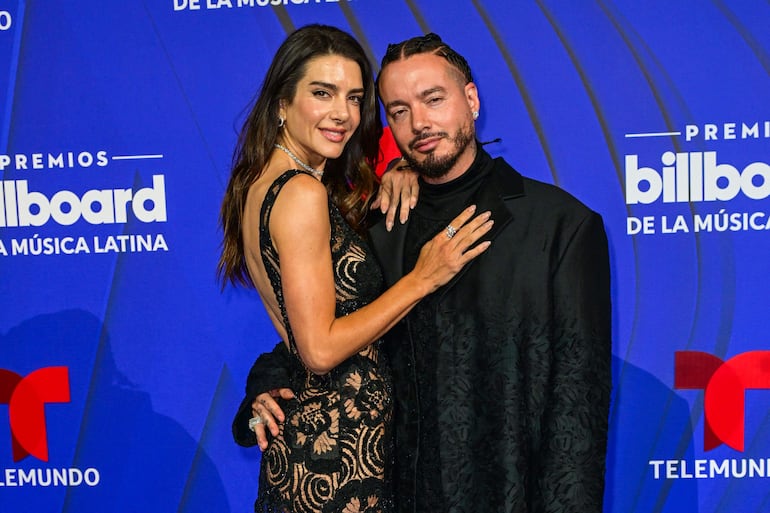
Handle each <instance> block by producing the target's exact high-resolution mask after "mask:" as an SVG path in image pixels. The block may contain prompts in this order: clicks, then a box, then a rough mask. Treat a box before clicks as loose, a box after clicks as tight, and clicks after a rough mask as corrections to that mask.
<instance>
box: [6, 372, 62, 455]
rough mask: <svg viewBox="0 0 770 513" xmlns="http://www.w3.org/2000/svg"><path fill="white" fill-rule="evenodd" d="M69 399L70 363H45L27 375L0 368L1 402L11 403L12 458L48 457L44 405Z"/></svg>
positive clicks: (9, 412) (9, 417)
mask: <svg viewBox="0 0 770 513" xmlns="http://www.w3.org/2000/svg"><path fill="white" fill-rule="evenodd" d="M69 401H70V383H69V373H68V370H67V367H44V368H42V369H37V370H36V371H33V372H30V373H29V374H28V375H27V376H26V377H21V376H19V375H18V374H16V373H15V372H13V371H10V370H7V369H0V404H7V405H8V420H9V423H10V426H11V445H12V448H13V461H19V460H22V459H24V458H26V457H27V456H30V455H32V456H34V457H36V458H37V459H39V460H42V461H48V436H47V432H46V424H45V405H46V404H47V403H68V402H69Z"/></svg>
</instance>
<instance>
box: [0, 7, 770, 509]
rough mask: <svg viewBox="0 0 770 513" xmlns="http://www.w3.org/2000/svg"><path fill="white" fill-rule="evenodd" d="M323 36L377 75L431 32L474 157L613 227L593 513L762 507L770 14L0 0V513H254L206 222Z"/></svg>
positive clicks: (241, 326)
mask: <svg viewBox="0 0 770 513" xmlns="http://www.w3.org/2000/svg"><path fill="white" fill-rule="evenodd" d="M311 22H321V23H328V24H333V25H337V26H339V27H342V28H344V29H346V30H348V31H350V32H351V33H353V34H354V35H355V36H356V37H357V38H359V40H360V41H361V42H362V43H363V45H364V46H365V48H366V49H367V51H368V52H369V54H370V56H371V58H372V60H373V61H374V62H379V60H380V58H381V56H382V54H383V52H384V50H385V48H386V46H387V44H388V43H389V42H395V41H400V40H402V39H405V38H407V37H411V36H414V35H417V34H420V33H424V32H436V33H438V34H440V35H441V36H442V37H443V38H444V39H445V40H447V41H448V42H449V43H450V44H451V45H452V46H454V47H455V48H457V49H458V50H459V51H460V52H461V53H463V54H464V55H465V56H466V57H467V58H468V60H469V62H470V64H471V66H472V68H473V71H474V75H475V77H476V83H477V85H478V87H479V90H480V95H481V102H482V109H481V117H480V119H479V122H478V124H477V126H478V128H479V132H480V134H479V136H480V139H481V140H484V141H486V140H492V139H495V138H498V137H499V138H501V139H502V141H501V142H499V143H495V144H490V145H489V146H487V149H488V150H489V151H490V152H491V153H492V154H493V155H500V156H503V157H505V158H506V159H507V160H508V161H509V162H510V163H511V164H512V165H514V166H515V167H516V168H517V169H519V170H520V171H522V172H523V173H524V174H527V175H529V176H531V177H533V178H537V179H540V180H543V181H547V182H551V183H555V184H557V185H559V186H561V187H563V188H565V189H567V190H568V191H570V192H572V193H573V194H574V195H576V196H577V197H578V198H580V199H581V200H582V201H583V202H585V203H586V204H588V205H589V206H590V207H592V208H593V209H594V210H596V211H598V212H600V213H601V214H602V215H603V216H604V219H605V223H606V228H607V232H608V235H609V239H610V245H611V259H612V273H613V289H612V296H613V305H614V313H613V326H614V329H613V337H614V346H613V364H614V365H613V369H614V395H613V404H612V411H611V437H610V438H611V439H610V447H609V454H608V472H607V493H606V507H605V510H606V511H607V512H612V513H628V512H641V513H646V512H653V511H662V512H672V513H673V512H677V513H680V512H700V513H713V512H729V513H735V512H740V513H743V512H747V513H748V512H752V513H753V512H757V513H758V512H764V511H770V492H768V486H767V482H768V477H770V414H769V412H770V392H768V391H766V390H763V388H767V387H770V365H768V364H767V358H766V356H767V354H768V353H767V351H768V350H770V340H768V338H769V337H768V330H767V328H766V323H765V322H764V321H763V319H765V318H766V311H767V308H768V305H769V304H770V303H768V299H767V293H766V289H767V283H768V281H767V277H766V274H767V270H768V266H767V261H768V256H769V255H768V253H769V252H768V249H769V248H770V241H769V240H768V229H769V228H770V202H769V201H768V196H770V164H768V162H770V109H769V108H768V105H770V76H769V75H770V54H769V53H768V52H770V31H768V29H767V27H769V26H770V5H769V4H768V3H767V2H759V1H745V2H726V1H721V0H714V1H711V2H705V1H693V0H682V1H679V2H670V1H663V0H650V1H647V2H635V1H615V2H612V1H594V2H557V1H538V0H536V1H533V2H511V1H510V0H350V1H345V0H339V1H336V0H153V1H146V0H145V1H141V2H138V1H125V2H110V3H105V2H102V1H95V0H81V1H78V2H65V1H60V0H48V1H45V2H43V1H26V2H25V1H13V0H0V94H2V98H0V100H1V101H0V180H2V183H1V184H0V185H1V186H0V295H1V297H2V308H0V510H1V511H3V512H5V511H9V512H28V511H34V512H49V511H50V512H54V511H66V512H77V513H83V512H91V511H93V512H103V511H113V512H122V511H125V512H136V511H142V512H148V511H153V512H156V511H157V512H169V511H179V512H195V511H200V512H209V513H210V512H212V511H217V512H228V511H233V512H236V511H249V510H250V508H251V505H252V503H253V499H254V497H255V494H256V483H257V474H258V462H259V453H258V450H256V449H242V448H239V447H237V446H236V445H235V444H234V443H233V442H232V438H231V435H230V420H231V417H232V414H233V413H234V411H235V408H236V406H237V404H238V402H239V401H240V399H241V396H242V392H243V383H244V379H245V376H246V373H247V371H248V368H249V366H250V365H251V363H252V361H253V360H254V358H255V356H256V355H257V354H259V353H260V352H262V351H264V350H266V349H268V348H270V347H272V346H273V345H274V343H275V342H276V341H277V337H276V335H275V333H274V331H273V329H272V328H271V326H270V324H269V321H268V319H267V317H266V315H265V314H264V312H263V310H262V306H261V303H260V302H259V299H258V297H257V295H256V294H255V293H252V292H249V291H243V290H236V289H232V288H228V289H226V290H225V291H224V292H221V291H220V288H219V286H218V284H217V283H216V280H215V273H214V269H215V266H216V261H217V257H218V251H219V241H220V233H219V231H218V227H217V215H218V208H219V203H220V200H221V197H222V194H223V191H224V185H225V184H226V181H227V178H228V175H229V163H230V157H231V153H232V148H233V146H234V144H235V139H236V133H237V130H238V129H239V127H240V124H241V121H242V119H243V116H244V110H245V109H246V108H247V106H248V104H249V102H250V101H251V100H252V98H253V95H254V93H255V91H256V90H257V89H258V87H259V85H260V83H261V79H262V76H263V74H264V72H265V71H266V68H267V66H268V64H269V62H270V59H271V58H272V55H273V53H274V52H275V50H276V48H277V46H278V45H279V44H280V42H281V41H282V40H283V38H284V37H285V36H286V34H287V33H288V32H290V31H291V30H293V29H294V28H297V27H299V26H302V25H304V24H307V23H311ZM696 352H700V353H706V354H705V355H703V354H700V355H699V353H696ZM677 354H679V355H680V356H681V357H682V358H681V362H682V365H679V364H678V363H677V365H675V361H677V362H679V361H680V360H675V356H676V355H677ZM738 357H740V358H738ZM704 360H708V361H709V362H711V363H710V364H709V365H702V364H695V365H686V363H687V362H691V361H697V362H702V361H704ZM722 362H724V363H722ZM712 377H713V378H714V379H713V380H712V379H711V378H712ZM718 378H719V379H718ZM724 383H728V384H730V385H731V386H732V390H733V392H732V394H733V395H730V393H728V391H727V390H726V387H725V386H724ZM735 390H738V391H739V394H738V395H735ZM736 397H740V398H743V399H745V404H744V405H743V407H741V405H740V404H739V403H740V401H736V400H734V399H735V398H736ZM728 406H730V407H729V408H728ZM741 415H743V417H741ZM725 424H727V425H728V427H727V428H725V427H724V426H725ZM720 426H721V427H720ZM711 433H713V438H714V439H716V440H717V443H716V446H715V447H714V446H713V445H714V444H712V445H711V446H709V445H707V444H706V441H707V439H708V438H709V436H712V435H710V434H711ZM738 441H742V442H743V444H742V445H741V444H739V443H738Z"/></svg>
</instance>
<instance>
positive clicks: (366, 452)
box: [255, 170, 393, 513]
mask: <svg viewBox="0 0 770 513" xmlns="http://www.w3.org/2000/svg"><path fill="white" fill-rule="evenodd" d="M301 173H304V171H300V170H291V171H287V172H286V173H284V174H283V175H281V176H280V177H279V178H278V179H277V180H276V181H275V182H274V183H273V185H272V187H271V188H270V190H269V191H268V193H267V195H266V196H265V200H264V202H263V205H262V212H261V217H260V250H261V253H262V261H263V263H264V264H265V269H266V271H267V274H268V277H269V278H270V282H271V284H272V287H273V292H274V293H275V296H276V299H277V301H278V304H279V306H280V309H281V314H282V318H283V324H284V326H285V327H286V332H287V334H288V338H289V341H288V342H289V347H290V352H291V354H292V355H293V357H294V358H296V359H297V361H298V362H299V363H298V365H296V366H294V368H295V370H294V371H293V373H292V379H291V380H292V388H293V390H294V393H295V399H292V400H291V401H286V402H283V403H282V404H281V406H282V407H283V409H284V412H285V413H286V421H285V422H284V423H283V424H282V425H281V426H280V429H279V431H280V432H279V434H278V436H277V437H275V438H273V439H272V440H271V441H270V444H269V446H268V448H267V450H266V451H265V453H264V454H263V457H262V463H261V468H260V486H259V497H258V498H257V501H256V504H255V511H259V512H282V513H283V512H297V513H300V512H324V513H326V512H328V513H331V512H334V513H337V512H343V513H359V512H360V513H364V512H366V513H388V512H390V511H392V500H391V497H390V492H389V489H388V487H387V485H386V483H387V482H388V481H387V479H386V471H389V470H390V466H391V460H392V441H391V419H392V415H393V403H392V388H391V387H392V385H391V378H390V372H389V367H388V366H387V364H386V363H385V362H383V358H384V355H382V354H381V353H380V351H379V341H378V342H375V343H374V344H372V345H370V346H368V347H367V348H365V349H363V350H362V351H361V352H359V353H358V354H356V355H354V356H352V357H351V358H349V359H348V360H346V361H345V362H343V363H342V364H340V365H339V366H337V367H336V368H335V369H334V370H332V371H331V372H329V373H328V374H326V375H324V376H318V375H315V374H313V373H311V372H310V371H309V370H307V369H306V368H305V366H304V365H302V363H301V360H300V359H299V354H298V351H297V347H296V344H295V342H294V336H293V334H292V330H291V325H290V324H289V322H288V317H287V315H286V308H285V303H284V300H283V294H282V289H281V274H280V262H279V258H278V253H277V252H276V250H275V247H274V246H273V243H272V240H271V238H270V231H269V222H270V212H271V210H272V206H273V204H274V202H275V199H276V197H277V196H278V193H279V192H280V190H281V188H282V187H283V186H284V185H285V184H286V182H288V181H289V180H290V179H291V178H292V177H294V176H296V175H298V174H301ZM298 215H301V214H298ZM329 218H330V222H331V229H332V233H331V239H330V249H331V252H332V263H333V265H334V276H335V291H336V302H337V307H336V314H337V316H338V317H339V316H343V315H347V314H349V313H351V312H353V311H355V310H357V309H358V308H360V307H362V306H364V305H365V304H367V303H369V302H370V301H371V300H373V299H374V298H375V297H377V295H378V294H379V293H380V291H381V288H382V275H381V271H380V269H379V265H378V264H377V262H376V260H375V259H374V257H373V255H372V254H371V251H370V249H369V247H368V246H367V245H366V243H365V242H364V241H363V240H362V239H361V238H360V237H359V236H358V235H357V234H356V233H355V232H354V231H353V230H352V229H351V228H350V226H348V225H347V223H346V222H345V221H344V219H343V218H342V215H341V214H340V213H339V211H338V210H337V209H336V207H335V206H334V205H333V204H332V203H331V202H330V203H329Z"/></svg>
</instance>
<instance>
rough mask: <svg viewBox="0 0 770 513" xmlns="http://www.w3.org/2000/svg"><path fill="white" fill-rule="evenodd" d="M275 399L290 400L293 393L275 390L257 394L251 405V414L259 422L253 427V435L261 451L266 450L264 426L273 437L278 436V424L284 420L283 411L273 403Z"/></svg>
mask: <svg viewBox="0 0 770 513" xmlns="http://www.w3.org/2000/svg"><path fill="white" fill-rule="evenodd" d="M276 397H281V398H283V399H292V398H293V397H294V392H292V391H291V389H289V388H276V389H275V390H270V391H269V392H264V393H262V394H259V395H258V396H257V398H256V399H254V402H253V403H251V414H252V416H253V417H259V418H260V419H261V422H258V423H257V424H255V425H254V433H256V435H257V443H258V444H259V448H260V449H262V450H263V451H264V450H265V449H267V432H266V431H265V426H267V428H268V429H269V430H270V433H271V434H272V435H273V436H278V423H279V422H283V421H284V420H286V417H285V416H284V414H283V410H281V407H280V406H278V403H277V402H276V401H275V398H276Z"/></svg>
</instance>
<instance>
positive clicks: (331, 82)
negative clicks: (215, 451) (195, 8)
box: [218, 25, 491, 512]
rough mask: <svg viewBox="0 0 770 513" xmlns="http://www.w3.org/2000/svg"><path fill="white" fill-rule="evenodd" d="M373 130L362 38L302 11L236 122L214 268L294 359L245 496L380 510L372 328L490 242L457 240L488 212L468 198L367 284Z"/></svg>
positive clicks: (385, 456) (383, 392)
mask: <svg viewBox="0 0 770 513" xmlns="http://www.w3.org/2000/svg"><path fill="white" fill-rule="evenodd" d="M381 130H382V128H381V125H380V121H379V110H378V105H377V100H376V97H375V91H374V83H373V80H372V70H371V68H370V65H369V62H368V60H367V58H366V55H365V54H364V52H363V50H362V48H361V46H360V45H359V44H358V43H357V42H356V41H355V39H353V38H352V37H351V36H350V35H348V34H347V33H345V32H343V31H341V30H339V29H336V28H333V27H328V26H320V25H311V26H307V27H304V28H301V29H299V30H297V31H296V32H294V33H292V34H291V35H290V36H289V37H288V38H287V39H286V41H284V43H283V44H282V45H281V47H280V48H279V49H278V52H277V54H276V55H275V57H274V59H273V62H272V64H271V66H270V68H269V70H268V72H267V75H266V77H265V80H264V83H263V85H262V89H261V92H260V95H259V97H258V99H257V101H256V103H255V105H254V107H253V109H252V111H251V112H250V114H249V116H248V118H247V120H246V123H245V124H244V127H243V129H242V131H241V135H240V139H239V144H238V147H237V148H236V153H235V159H234V167H233V171H232V175H231V177H230V182H229V184H228V187H227V191H226V194H225V198H224V201H223V204H222V211H221V222H222V227H223V231H224V242H223V251H222V255H221V258H220V262H219V266H218V271H219V274H220V277H221V278H222V279H223V280H224V281H230V282H231V283H233V284H241V285H244V286H253V287H254V288H256V289H257V291H258V292H259V294H260V297H261V299H262V301H263V303H264V305H265V308H266V309H267V312H268V314H269V316H270V318H271V320H272V322H273V324H274V325H275V328H276V330H277V331H278V333H279V335H280V336H281V337H282V340H284V341H285V343H286V344H287V345H288V348H289V350H290V352H291V353H292V355H294V357H295V358H294V360H295V362H296V365H295V368H294V369H292V389H293V390H294V391H295V394H296V397H295V399H293V400H292V401H291V402H290V403H289V404H287V405H286V408H285V411H286V412H287V415H286V421H285V422H284V423H283V424H282V426H281V428H280V430H279V433H278V435H277V436H276V437H274V438H273V439H272V440H271V442H270V445H269V446H268V447H267V450H266V451H265V453H264V455H263V458H262V463H261V469H260V486H259V488H260V489H259V496H258V498H257V502H256V504H255V510H256V511H280V512H285V511H292V512H305V511H308V512H309V511H335V512H339V511H358V510H359V509H361V510H363V509H366V508H369V509H371V510H374V511H377V510H379V511H388V510H389V504H390V502H389V498H388V492H387V484H386V476H385V472H386V464H387V463H388V462H389V458H390V455H389V453H388V449H389V442H388V430H389V421H390V417H391V413H392V411H391V410H392V399H391V397H390V382H389V379H390V378H389V372H388V368H387V365H383V363H384V362H382V361H381V355H380V353H379V350H378V344H377V343H375V342H376V341H377V340H378V339H379V337H380V336H381V335H383V334H384V333H385V332H386V331H387V330H388V329H389V328H390V327H392V326H393V325H394V324H395V323H396V322H398V321H399V320H400V319H401V318H402V317H403V316H404V315H405V314H406V313H407V312H408V311H409V310H410V309H411V308H412V307H413V306H414V305H415V304H416V303H417V302H418V301H419V300H420V299H421V298H422V297H424V296H425V295H427V294H430V293H431V292H433V291H434V290H436V289H437V288H438V287H439V286H441V285H442V284H444V283H446V282H447V281H448V280H449V279H450V278H451V277H452V276H454V274H456V273H457V271H459V270H460V268H461V267H462V266H463V265H464V264H465V263H467V262H468V261H470V260H471V259H473V258H474V257H475V256H477V255H479V254H480V253H481V252H482V251H484V250H485V249H486V248H487V247H488V243H481V244H478V245H476V246H475V247H473V248H472V249H469V248H470V247H471V246H473V245H474V243H475V242H476V241H477V240H478V239H479V238H480V237H481V236H483V235H484V234H485V233H486V232H487V231H488V230H489V229H490V227H491V221H489V220H488V214H483V215H480V216H477V217H476V218H474V219H472V220H471V216H472V215H473V208H469V209H467V210H466V211H464V212H463V213H461V214H460V215H459V216H458V217H457V218H455V219H454V221H453V222H452V226H454V227H456V228H457V230H455V228H452V229H451V230H450V231H448V232H447V233H450V232H451V233H452V234H454V233H455V231H456V236H454V237H451V236H449V235H443V234H442V235H441V236H438V237H436V238H435V239H433V240H432V241H430V242H428V243H427V244H426V245H425V247H424V248H423V250H422V253H421V257H420V259H419V261H418V263H417V265H416V267H415V270H414V271H412V272H411V273H409V274H408V275H406V276H405V277H404V278H403V279H402V280H401V281H399V282H398V283H396V284H395V285H394V286H393V287H392V288H390V289H388V290H387V291H385V292H384V293H383V294H382V295H380V296H379V297H377V296H378V294H379V293H380V292H381V286H382V285H381V274H380V270H379V268H378V265H377V263H376V261H375V259H374V257H373V256H372V255H371V252H370V250H369V248H368V247H367V245H366V243H365V242H364V240H363V239H362V238H361V237H360V235H359V233H360V232H361V231H362V230H363V229H364V219H365V216H366V212H367V209H368V201H369V200H370V198H372V196H373V193H374V189H375V186H376V181H375V178H374V175H373V172H372V169H371V167H370V165H369V163H371V162H374V161H375V159H376V157H377V141H378V137H379V134H380V133H381ZM461 227H462V228H461ZM254 420H255V421H259V419H254Z"/></svg>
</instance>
